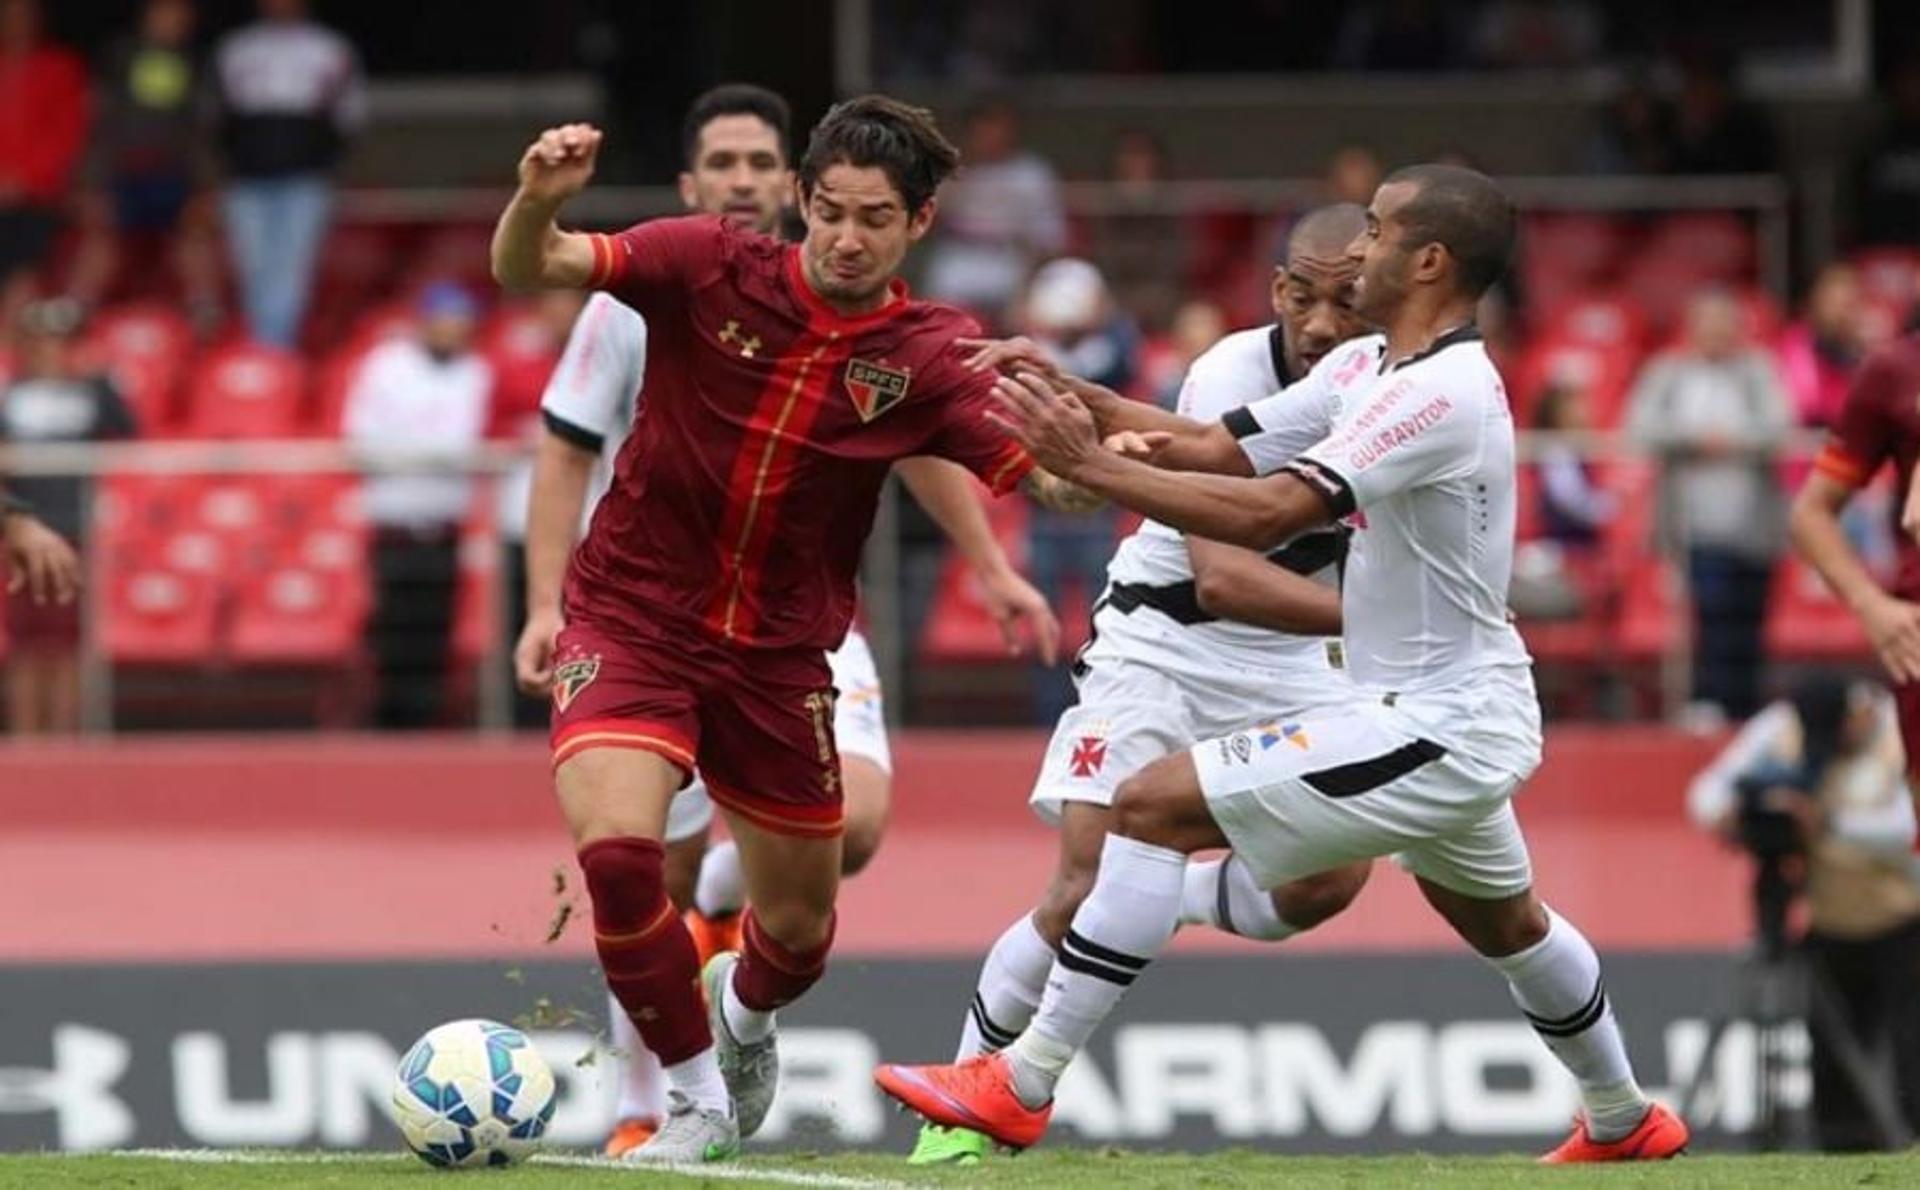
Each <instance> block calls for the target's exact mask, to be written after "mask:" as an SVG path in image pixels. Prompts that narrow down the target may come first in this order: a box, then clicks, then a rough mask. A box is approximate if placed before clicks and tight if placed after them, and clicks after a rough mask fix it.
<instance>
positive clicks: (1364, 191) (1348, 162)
mask: <svg viewBox="0 0 1920 1190" xmlns="http://www.w3.org/2000/svg"><path fill="white" fill-rule="evenodd" d="M1385 173H1386V171H1385V170H1384V168H1383V167H1382V166H1381V164H1380V154H1378V153H1376V152H1374V151H1373V150H1372V149H1370V148H1368V147H1367V146H1366V145H1346V146H1344V147H1342V148H1339V149H1335V150H1334V152H1333V156H1331V157H1329V158H1327V172H1326V180H1325V186H1326V191H1327V197H1326V201H1327V202H1330V203H1335V202H1350V203H1355V204H1358V205H1359V206H1363V207H1364V206H1366V205H1367V204H1368V203H1370V202H1372V201H1373V192H1374V191H1376V190H1378V189H1380V179H1381V178H1382V177H1384V176H1385ZM1276 259H1277V256H1276Z"/></svg>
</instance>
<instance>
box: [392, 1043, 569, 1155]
mask: <svg viewBox="0 0 1920 1190" xmlns="http://www.w3.org/2000/svg"><path fill="white" fill-rule="evenodd" d="M554 1103H555V1099H554V1088H553V1070H552V1069H551V1068H550V1067H548V1065H547V1063H546V1059H544V1058H542V1057H541V1056H540V1053H539V1051H538V1050H536V1049H534V1048H533V1042H532V1041H530V1040H529V1039H528V1038H527V1035H526V1034H525V1033H522V1032H521V1031H520V1030H518V1029H514V1028H509V1027H508V1026H506V1025H501V1024H496V1023H495V1022H493V1021H480V1020H471V1021H452V1022H450V1023H448V1024H445V1025H441V1026H440V1027H439V1028H437V1029H432V1030H429V1031H428V1033H427V1035H426V1036H424V1037H422V1038H421V1039H420V1040H418V1041H416V1042H414V1043H413V1048H412V1049H410V1050H408V1051H407V1056H406V1057H404V1058H402V1059H400V1069H399V1071H398V1072H397V1073H396V1074H395V1076H394V1080H393V1122H394V1123H395V1124H398V1125H399V1126H400V1135H401V1136H404V1137H405V1138H406V1140H407V1147H408V1148H410V1149H412V1150H413V1151H414V1152H415V1153H417V1154H419V1156H420V1159H421V1160H422V1161H425V1162H426V1163H427V1164H428V1165H435V1166H439V1167H441V1168H443V1169H457V1168H464V1167H468V1166H476V1165H511V1164H513V1163H514V1162H515V1161H518V1160H520V1159H521V1158H522V1157H525V1156H526V1155H527V1154H528V1153H531V1152H532V1151H533V1150H534V1149H536V1148H538V1147H539V1146H540V1137H541V1136H542V1135H543V1134H544V1133H545V1132H546V1130H547V1124H548V1122H549V1121H551V1120H552V1119H553V1108H554Z"/></svg>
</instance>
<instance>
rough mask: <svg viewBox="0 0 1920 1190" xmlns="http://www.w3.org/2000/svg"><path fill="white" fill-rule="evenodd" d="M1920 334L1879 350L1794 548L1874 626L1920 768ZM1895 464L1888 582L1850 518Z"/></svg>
mask: <svg viewBox="0 0 1920 1190" xmlns="http://www.w3.org/2000/svg"><path fill="white" fill-rule="evenodd" d="M1917 456H1920V336H1915V335H1909V336H1907V337H1905V338H1903V339H1900V340H1898V341H1896V342H1893V343H1890V344H1888V345H1887V346H1885V347H1882V348H1881V349H1880V350H1879V351H1877V352H1875V353H1874V354H1873V355H1872V356H1869V357H1868V359H1867V361H1866V363H1865V364H1863V365H1862V366H1861V368H1860V374H1859V375H1858V377H1856V378H1855V380H1854V382H1853V388H1852V389H1851V390H1849V391H1848V393H1847V399H1846V404H1845V405H1843V406H1842V407H1841V411H1840V420H1839V422H1838V423H1837V424H1836V425H1835V426H1834V428H1833V433H1832V436H1831V437H1830V438H1829V439H1828V440H1827V444H1826V446H1825V447H1824V448H1823V449H1822V450H1821V451H1820V455H1819V457H1818V458H1817V459H1816V460H1815V461H1814V467H1813V473H1812V474H1810V475H1809V476H1807V482H1806V484H1805V486H1803V487H1802V488H1801V489H1800V494H1799V495H1798V496H1797V497H1796V498H1795V499H1794V502H1793V517H1792V531H1793V546H1794V549H1796V550H1797V551H1799V554H1800V556H1801V557H1802V558H1804V559H1806V561H1807V563H1808V564H1809V565H1811V566H1812V567H1813V568H1814V569H1815V570H1818V571H1819V572H1820V574H1821V575H1822V577H1824V578H1825V579H1826V580H1827V585H1828V586H1830V587H1832V588H1833V590H1834V592H1835V593H1836V594H1838V595H1839V596H1840V598H1842V599H1844V600H1845V601H1846V603H1847V606H1848V607H1850V608H1852V609H1853V614H1854V615H1855V616H1856V617H1858V618H1859V620H1860V624H1861V626H1862V627H1864V628H1865V629H1866V630H1867V636H1868V637H1870V638H1871V639H1872V641H1873V647H1874V649H1875V651H1877V652H1878V653H1879V654H1880V662H1881V664H1882V665H1884V666H1886V668H1887V673H1888V674H1890V675H1891V676H1892V678H1893V681H1894V688H1893V693H1894V698H1895V699H1896V701H1897V703H1898V705H1899V709H1900V739H1901V742H1902V743H1904V744H1905V745H1906V749H1907V769H1908V771H1909V772H1910V773H1915V774H1920V488H1916V487H1915V485H1914V460H1915V458H1916V457H1917ZM1888 463H1891V464H1892V465H1893V469H1894V476H1895V478H1896V480H1897V481H1898V483H1899V499H1897V500H1896V501H1895V503H1894V508H1895V513H1894V519H1895V524H1894V539H1895V540H1896V541H1897V542H1898V547H1897V552H1896V558H1897V560H1898V566H1897V569H1896V571H1895V573H1894V579H1893V585H1892V588H1891V589H1883V588H1882V587H1881V586H1880V583H1879V581H1878V580H1877V579H1876V578H1875V577H1874V576H1873V574H1872V572H1871V571H1869V570H1868V569H1867V567H1866V564H1865V563H1864V562H1862V561H1861V560H1860V554H1859V552H1858V551H1857V550H1855V549H1854V547H1853V543H1852V542H1851V541H1849V540H1848V538H1847V535H1846V531H1845V530H1844V529H1842V528H1841V526H1840V514H1841V513H1842V512H1843V511H1845V510H1846V507H1847V504H1848V503H1849V502H1850V501H1851V500H1852V499H1853V495H1854V493H1855V492H1857V491H1859V490H1860V489H1861V488H1863V487H1865V486H1866V485H1867V484H1868V483H1870V482H1872V480H1873V477H1874V475H1875V474H1877V473H1878V472H1879V470H1880V468H1881V467H1882V466H1885V465H1886V464H1888Z"/></svg>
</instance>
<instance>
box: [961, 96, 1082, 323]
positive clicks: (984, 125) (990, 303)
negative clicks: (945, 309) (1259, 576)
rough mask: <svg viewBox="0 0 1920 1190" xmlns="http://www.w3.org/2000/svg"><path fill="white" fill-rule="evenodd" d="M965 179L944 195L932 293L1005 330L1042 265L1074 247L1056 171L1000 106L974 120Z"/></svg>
mask: <svg viewBox="0 0 1920 1190" xmlns="http://www.w3.org/2000/svg"><path fill="white" fill-rule="evenodd" d="M961 151H962V153H963V158H962V168H961V171H960V175H959V176H958V177H957V178H955V179H954V180H953V181H951V182H949V183H947V185H946V187H945V189H943V190H942V191H941V193H940V223H939V227H940V231H939V235H940V240H939V242H938V243H937V244H935V245H934V248H933V253H932V256H931V258H930V259H929V261H928V264H927V291H928V293H929V294H930V295H931V296H933V297H936V298H939V299H940V300H942V301H948V302H953V303H956V304H958V305H961V306H965V307H967V308H968V309H970V310H973V311H975V312H977V313H979V314H981V315H983V316H984V317H986V318H987V319H989V320H991V321H994V322H998V321H1000V320H1001V319H1002V318H1003V317H1004V315H1005V313H1006V310H1007V307H1008V305H1009V304H1010V303H1011V302H1012V301H1013V299H1014V298H1015V297H1017V296H1019V293H1020V286H1021V285H1022V283H1024V282H1025V280H1026V278H1027V274H1028V273H1029V272H1031V271H1032V269H1033V264H1034V262H1035V261H1036V260H1045V259H1046V258H1047V257H1049V256H1053V255H1054V254H1056V253H1058V252H1060V251H1061V250H1062V249H1063V248H1065V247H1066V244H1067V212H1066V207H1065V206H1064V205H1063V203H1062V200H1061V197H1060V183H1059V179H1058V178H1056V177H1055V176H1054V172H1053V167H1052V166H1051V165H1048V164H1047V162H1046V160H1045V159H1044V158H1042V157H1041V156H1040V155H1039V154H1037V153H1034V152H1032V151H1031V150H1028V149H1024V148H1022V147H1021V145H1020V117H1019V113H1018V112H1016V111H1015V110H1014V108H1013V106H1012V104H1010V103H1008V102H1006V101H1005V100H1000V99H994V100H990V101H988V102H986V103H983V104H981V105H980V106H978V107H976V108H974V109H973V110H972V111H971V112H969V113H967V118H966V125H965V127H964V129H963V131H962V140H961Z"/></svg>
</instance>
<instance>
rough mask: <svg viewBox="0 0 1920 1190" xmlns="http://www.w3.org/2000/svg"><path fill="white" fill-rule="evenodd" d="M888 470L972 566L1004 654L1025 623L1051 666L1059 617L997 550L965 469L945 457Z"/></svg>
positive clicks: (1016, 648) (1018, 643) (1013, 650)
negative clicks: (1000, 639)
mask: <svg viewBox="0 0 1920 1190" xmlns="http://www.w3.org/2000/svg"><path fill="white" fill-rule="evenodd" d="M893 470H894V473H895V474H896V475H898V476H899V477H900V482H901V483H904V484H905V485H907V491H908V492H910V493H912V495H913V498H914V500H916V501H917V502H918V503H919V505H920V507H922V508H924V509H926V510H927V515H928V516H930V517H932V518H933V521H934V523H935V524H936V525H939V526H940V530H941V532H943V533H945V534H946V535H947V537H948V539H949V540H951V541H952V542H953V544H954V547H955V548H956V549H958V550H959V551H960V556H961V557H962V558H965V559H966V560H967V565H968V566H969V567H971V568H972V569H973V573H974V577H975V578H976V579H978V580H979V583H980V593H981V597H982V598H983V599H984V600H985V601H986V606H987V612H988V614H989V615H991V616H992V617H993V619H994V622H995V623H997V624H999V625H1000V635H1001V636H1002V638H1004V639H1005V640H1006V642H1007V652H1008V653H1009V654H1012V655H1016V656H1017V655H1018V654H1019V653H1020V650H1021V648H1022V646H1023V640H1022V637H1021V626H1022V625H1025V626H1026V629H1027V631H1028V632H1031V633H1032V635H1033V645H1034V650H1035V651H1036V652H1037V653H1039V655H1040V659H1041V660H1042V661H1044V662H1046V663H1047V664H1048V665H1052V664H1053V663H1054V661H1055V660H1056V659H1057V658H1058V657H1059V653H1060V621H1059V620H1058V619H1056V618H1055V616H1054V614H1053V609H1052V608H1050V607H1048V606H1047V599H1046V596H1044V595H1042V594H1041V593H1040V592H1039V591H1038V590H1037V589H1035V587H1034V586H1033V584H1032V583H1029V582H1028V581H1027V580H1026V579H1024V578H1022V577H1020V572H1019V571H1017V570H1015V569H1014V568H1013V563H1012V561H1010V560H1009V559H1008V558H1007V552H1006V551H1005V550H1003V549H1001V548H1000V542H999V540H998V539H996V538H995V537H994V535H993V526H991V525H989V524H988V523H987V514H986V510H985V509H983V508H982V507H981V506H980V497H979V496H977V495H976V494H975V493H974V481H973V477H972V476H971V475H969V474H968V473H967V469H966V468H965V467H962V466H960V464H958V463H950V462H948V461H947V460H945V459H936V458H931V457H923V458H913V459H901V460H900V461H899V462H897V463H895V464H894V465H893Z"/></svg>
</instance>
